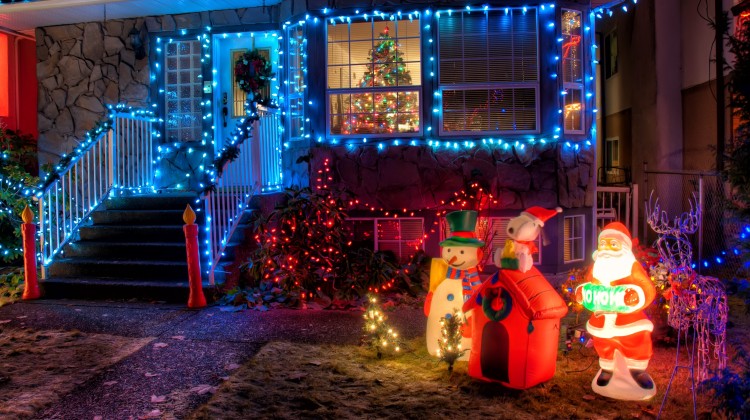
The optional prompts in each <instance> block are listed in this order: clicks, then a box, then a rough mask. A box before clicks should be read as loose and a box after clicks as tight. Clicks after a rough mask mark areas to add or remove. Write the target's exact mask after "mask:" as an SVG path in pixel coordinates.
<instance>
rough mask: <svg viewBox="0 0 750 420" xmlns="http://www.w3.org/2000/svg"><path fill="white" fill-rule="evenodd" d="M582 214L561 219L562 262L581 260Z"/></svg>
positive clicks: (583, 219) (582, 244)
mask: <svg viewBox="0 0 750 420" xmlns="http://www.w3.org/2000/svg"><path fill="white" fill-rule="evenodd" d="M584 221H585V218H584V216H583V215H578V216H565V218H564V219H563V262H573V261H583V246H584V243H583V231H584V229H583V223H584Z"/></svg>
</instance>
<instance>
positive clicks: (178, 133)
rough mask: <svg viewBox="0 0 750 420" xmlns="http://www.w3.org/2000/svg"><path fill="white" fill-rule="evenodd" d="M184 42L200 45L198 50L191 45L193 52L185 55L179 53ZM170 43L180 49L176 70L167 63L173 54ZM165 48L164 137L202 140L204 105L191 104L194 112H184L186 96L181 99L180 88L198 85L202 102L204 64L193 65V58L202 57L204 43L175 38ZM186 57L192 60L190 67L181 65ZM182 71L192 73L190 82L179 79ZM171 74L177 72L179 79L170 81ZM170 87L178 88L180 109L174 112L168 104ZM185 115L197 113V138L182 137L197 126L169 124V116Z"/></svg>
mask: <svg viewBox="0 0 750 420" xmlns="http://www.w3.org/2000/svg"><path fill="white" fill-rule="evenodd" d="M183 43H190V44H193V45H194V44H196V43H197V45H198V48H197V52H196V50H195V49H194V48H193V47H192V46H191V53H190V54H189V55H187V56H185V55H181V54H179V50H180V44H183ZM169 44H175V48H176V50H177V51H178V54H177V55H176V56H174V57H175V59H176V60H177V65H178V67H177V69H176V70H170V69H169V66H168V64H167V63H168V61H169V59H170V58H172V56H169V54H168V51H169ZM163 48H164V51H165V52H164V58H163V62H164V63H163V64H164V79H163V81H164V115H165V118H164V119H165V121H164V138H165V139H166V140H167V141H169V142H174V141H176V142H185V141H201V140H202V139H203V113H204V110H203V107H202V106H201V105H200V103H199V104H198V105H197V108H194V107H192V105H191V110H192V112H187V113H186V112H182V108H181V102H182V100H184V98H182V99H180V98H181V97H180V96H179V91H180V88H181V87H184V86H190V89H191V90H193V89H195V88H196V87H198V88H199V91H200V92H201V96H200V97H199V99H200V101H201V102H202V101H203V93H204V92H203V66H202V64H201V65H200V66H198V67H197V68H196V67H193V61H194V60H193V59H194V57H198V58H201V57H202V51H203V45H202V44H201V42H200V41H198V40H195V39H175V40H169V41H167V42H166V44H165V45H164V47H163ZM184 57H188V59H189V60H190V63H191V66H190V67H189V68H188V69H183V68H181V67H180V61H181V60H180V59H181V58H184ZM182 71H189V72H190V74H191V75H192V78H191V81H190V82H189V83H181V82H180V80H179V78H180V72H182ZM170 74H176V78H177V79H176V80H177V82H176V83H174V84H172V83H169V75H170ZM170 88H175V89H176V93H177V99H176V100H177V108H178V110H177V112H176V113H173V112H170V111H169V105H168V104H169V102H170V101H171V100H170V98H169V92H170ZM191 98H193V97H192V96H191ZM185 115H196V116H197V117H198V118H197V119H196V120H197V137H196V138H190V139H183V138H182V136H183V133H184V132H187V131H192V130H195V129H196V126H193V127H189V128H187V127H185V128H183V127H182V122H181V121H178V123H177V125H178V127H177V128H176V129H175V128H170V126H169V122H168V120H169V118H171V117H173V116H177V118H179V119H180V120H181V117H182V116H185Z"/></svg>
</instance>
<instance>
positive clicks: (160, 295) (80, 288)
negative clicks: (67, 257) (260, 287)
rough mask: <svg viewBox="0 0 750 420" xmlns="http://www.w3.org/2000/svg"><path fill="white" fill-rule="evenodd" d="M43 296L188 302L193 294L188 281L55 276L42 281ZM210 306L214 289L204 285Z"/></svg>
mask: <svg viewBox="0 0 750 420" xmlns="http://www.w3.org/2000/svg"><path fill="white" fill-rule="evenodd" d="M40 288H41V289H42V293H43V295H42V297H43V298H47V299H92V300H97V299H114V300H120V299H140V300H148V301H165V302H170V303H185V304H187V299H188V296H189V294H190V289H189V286H188V282H187V280H185V281H180V282H177V281H175V282H166V281H147V280H142V279H127V278H121V279H110V278H97V277H51V278H48V279H46V280H42V281H41V282H40ZM203 294H204V295H205V297H206V300H207V301H208V303H211V302H212V301H213V298H214V288H213V287H212V286H209V284H208V282H204V283H203Z"/></svg>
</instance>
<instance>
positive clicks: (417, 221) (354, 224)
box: [347, 217, 424, 262]
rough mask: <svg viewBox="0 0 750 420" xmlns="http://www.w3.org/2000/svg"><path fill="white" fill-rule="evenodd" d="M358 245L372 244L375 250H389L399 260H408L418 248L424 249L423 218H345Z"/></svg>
mask: <svg viewBox="0 0 750 420" xmlns="http://www.w3.org/2000/svg"><path fill="white" fill-rule="evenodd" d="M347 224H348V226H349V228H350V231H351V232H352V235H353V236H354V237H353V238H352V239H353V242H356V243H358V244H359V246H368V245H369V246H372V249H373V250H375V251H391V252H393V253H394V254H395V255H396V257H397V258H398V259H399V261H401V262H406V261H408V260H409V259H410V258H411V257H412V256H413V255H414V254H415V253H416V252H417V251H418V250H421V249H424V219H423V218H421V217H413V218H406V217H405V218H398V219H391V218H374V219H347Z"/></svg>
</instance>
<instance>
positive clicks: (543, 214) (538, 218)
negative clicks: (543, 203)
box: [521, 206, 562, 226]
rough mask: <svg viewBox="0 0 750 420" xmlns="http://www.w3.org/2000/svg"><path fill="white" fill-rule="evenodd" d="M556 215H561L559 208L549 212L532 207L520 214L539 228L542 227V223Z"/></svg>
mask: <svg viewBox="0 0 750 420" xmlns="http://www.w3.org/2000/svg"><path fill="white" fill-rule="evenodd" d="M557 213H562V209H561V208H560V207H555V208H554V209H552V210H550V209H545V208H544V207H539V206H534V207H529V208H527V209H526V210H525V211H523V212H521V214H522V215H525V216H527V217H529V218H531V219H532V220H534V221H535V222H536V224H538V225H539V226H544V222H546V221H547V220H549V219H550V218H552V216H554V215H556V214H557Z"/></svg>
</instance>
